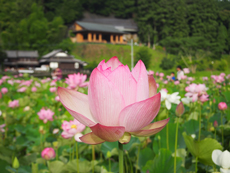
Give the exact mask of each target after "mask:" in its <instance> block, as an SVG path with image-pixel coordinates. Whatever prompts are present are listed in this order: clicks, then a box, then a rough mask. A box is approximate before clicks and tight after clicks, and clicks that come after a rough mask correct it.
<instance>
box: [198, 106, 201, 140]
mask: <svg viewBox="0 0 230 173" xmlns="http://www.w3.org/2000/svg"><path fill="white" fill-rule="evenodd" d="M200 134H201V104H200V116H199V136H198V141H200Z"/></svg>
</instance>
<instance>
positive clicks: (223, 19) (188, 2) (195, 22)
mask: <svg viewBox="0 0 230 173" xmlns="http://www.w3.org/2000/svg"><path fill="white" fill-rule="evenodd" d="M84 11H89V12H91V13H95V14H100V15H104V16H109V15H114V16H115V17H118V18H134V19H135V21H136V22H137V24H138V28H139V32H138V35H139V42H142V43H146V44H147V45H149V46H150V45H151V47H154V46H155V45H156V44H159V45H161V46H163V47H166V50H167V52H169V53H173V54H178V53H180V52H182V53H183V52H186V51H195V52H196V51H197V50H200V49H202V50H204V51H209V52H211V53H212V55H211V56H212V57H213V58H220V57H221V55H222V54H229V53H230V1H229V0H221V1H220V0H170V1H169V0H83V1H80V0H0V45H1V49H2V50H3V49H4V50H6V49H11V50H12V49H14V50H17V49H19V50H22V49H23V50H38V51H39V53H40V55H42V54H44V53H47V52H49V51H51V50H53V49H56V48H62V49H64V50H67V51H71V50H72V47H73V44H72V43H71V42H70V40H69V39H67V38H68V36H69V33H68V32H67V29H68V26H70V25H71V24H73V22H74V21H76V20H79V19H81V18H82V16H83V12H84Z"/></svg>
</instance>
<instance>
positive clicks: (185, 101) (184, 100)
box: [181, 97, 192, 105]
mask: <svg viewBox="0 0 230 173" xmlns="http://www.w3.org/2000/svg"><path fill="white" fill-rule="evenodd" d="M181 101H182V102H183V103H184V104H187V105H188V104H189V103H191V102H192V98H191V97H184V98H182V99H181Z"/></svg>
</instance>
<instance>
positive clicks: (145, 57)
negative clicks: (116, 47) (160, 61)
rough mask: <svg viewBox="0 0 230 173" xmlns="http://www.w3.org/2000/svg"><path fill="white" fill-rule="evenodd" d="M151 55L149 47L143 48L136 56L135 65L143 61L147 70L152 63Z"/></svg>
mask: <svg viewBox="0 0 230 173" xmlns="http://www.w3.org/2000/svg"><path fill="white" fill-rule="evenodd" d="M151 56H152V55H151V53H150V51H149V49H148V48H147V47H141V48H140V49H139V50H138V51H137V52H136V54H135V64H136V63H137V62H138V61H139V60H142V61H143V63H144V64H145V66H146V69H148V68H149V65H150V61H151Z"/></svg>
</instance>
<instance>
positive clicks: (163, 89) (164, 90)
mask: <svg viewBox="0 0 230 173" xmlns="http://www.w3.org/2000/svg"><path fill="white" fill-rule="evenodd" d="M161 91H163V92H166V93H168V90H167V89H166V88H162V89H161ZM161 91H160V92H161Z"/></svg>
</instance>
